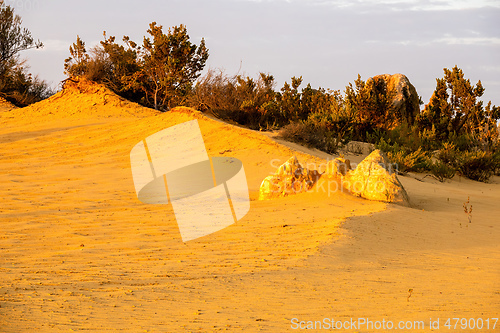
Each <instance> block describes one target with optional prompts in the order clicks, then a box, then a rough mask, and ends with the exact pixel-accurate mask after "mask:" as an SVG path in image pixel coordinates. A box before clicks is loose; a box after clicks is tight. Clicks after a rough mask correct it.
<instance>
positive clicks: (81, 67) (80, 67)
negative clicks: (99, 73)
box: [64, 36, 90, 77]
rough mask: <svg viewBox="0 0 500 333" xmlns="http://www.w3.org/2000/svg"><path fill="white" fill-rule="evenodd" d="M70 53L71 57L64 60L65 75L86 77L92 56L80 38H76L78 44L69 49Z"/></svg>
mask: <svg viewBox="0 0 500 333" xmlns="http://www.w3.org/2000/svg"><path fill="white" fill-rule="evenodd" d="M69 53H70V54H71V56H70V57H69V58H67V59H66V60H64V74H66V75H68V76H70V77H75V76H83V75H85V74H86V73H87V72H88V63H89V61H90V56H89V55H88V54H87V50H86V49H85V42H84V41H83V40H82V39H81V38H80V36H76V42H75V43H73V44H72V45H71V46H70V47H69Z"/></svg>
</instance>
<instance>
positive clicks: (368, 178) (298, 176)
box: [259, 149, 410, 206]
mask: <svg viewBox="0 0 500 333" xmlns="http://www.w3.org/2000/svg"><path fill="white" fill-rule="evenodd" d="M320 177H321V179H320V182H321V181H328V182H331V181H333V182H335V183H336V184H337V185H338V186H336V189H337V190H342V191H346V192H348V193H350V194H352V195H355V196H358V197H362V198H365V199H368V200H376V201H384V202H394V203H399V204H402V205H405V206H409V205H410V200H409V198H408V194H407V193H406V190H405V189H404V187H403V185H402V184H401V183H400V182H399V179H398V177H397V175H396V173H395V172H393V170H392V164H391V163H390V161H389V160H388V159H387V157H386V156H385V154H384V153H383V152H381V151H380V150H378V149H377V150H374V151H373V152H372V153H371V154H370V155H368V156H367V157H366V158H365V159H364V160H363V161H362V162H361V163H359V164H358V166H357V167H356V169H354V170H352V169H351V164H350V161H349V160H348V159H344V158H340V157H339V158H336V159H334V160H333V161H329V162H328V164H327V166H326V170H325V172H324V173H323V174H319V173H318V172H317V171H316V170H307V169H305V168H303V167H302V166H301V165H300V163H299V161H298V160H297V158H296V157H295V156H293V157H291V158H290V159H289V160H288V161H286V162H285V163H284V164H283V165H281V166H280V167H279V168H278V170H277V171H276V173H275V174H273V175H271V176H268V177H266V178H265V179H264V180H263V181H262V183H261V185H260V190H259V200H267V199H272V198H278V197H285V196H288V195H292V194H298V193H302V192H307V191H309V190H311V188H312V187H313V186H314V184H315V183H316V182H317V181H318V179H319V178H320ZM330 184H331V183H329V185H328V186H327V188H328V191H330V189H331V186H330ZM318 186H319V185H318ZM318 188H319V187H318ZM328 194H330V192H328Z"/></svg>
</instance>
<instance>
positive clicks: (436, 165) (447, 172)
mask: <svg viewBox="0 0 500 333" xmlns="http://www.w3.org/2000/svg"><path fill="white" fill-rule="evenodd" d="M428 168H429V169H430V171H431V173H432V175H433V176H434V177H435V178H436V179H437V180H439V181H440V182H441V183H442V182H444V181H445V179H451V178H453V176H455V173H456V170H455V168H453V167H452V166H450V165H448V164H446V163H443V162H442V161H440V160H436V161H432V160H431V159H429V162H428Z"/></svg>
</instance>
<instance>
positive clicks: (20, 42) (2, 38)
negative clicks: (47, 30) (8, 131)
mask: <svg viewBox="0 0 500 333" xmlns="http://www.w3.org/2000/svg"><path fill="white" fill-rule="evenodd" d="M21 24H22V19H21V17H20V16H19V15H15V14H14V9H13V8H12V7H11V6H7V5H5V3H4V1H1V0H0V95H1V96H3V97H4V98H6V99H8V100H10V101H11V102H13V103H15V104H17V105H19V106H25V105H28V104H31V103H34V102H37V101H39V100H42V99H44V98H46V97H48V96H50V95H51V94H52V91H51V90H50V87H49V86H48V84H47V83H46V82H45V81H43V80H40V79H39V78H38V77H36V76H34V77H33V76H32V75H31V74H30V73H28V69H29V66H28V65H26V61H24V60H21V59H20V58H19V53H20V52H21V51H24V50H29V49H33V48H37V49H38V48H41V47H43V44H42V43H41V42H40V41H35V40H34V39H33V37H32V36H31V32H30V31H29V30H28V29H26V28H23V27H22V26H21Z"/></svg>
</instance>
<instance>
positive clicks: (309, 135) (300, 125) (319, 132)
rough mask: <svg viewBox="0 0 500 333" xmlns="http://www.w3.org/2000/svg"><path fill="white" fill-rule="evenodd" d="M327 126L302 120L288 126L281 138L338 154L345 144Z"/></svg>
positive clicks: (281, 133)
mask: <svg viewBox="0 0 500 333" xmlns="http://www.w3.org/2000/svg"><path fill="white" fill-rule="evenodd" d="M324 125H325V124H323V123H317V124H315V123H314V122H312V121H308V120H305V121H304V120H300V121H297V122H293V123H291V124H288V125H286V126H285V127H283V129H282V130H281V131H280V136H281V137H282V138H283V139H285V140H287V141H291V142H296V143H299V144H303V145H305V146H307V147H310V148H316V149H319V150H322V151H324V152H327V153H329V154H333V153H336V152H337V151H338V149H339V148H340V147H341V145H342V144H343V141H342V140H339V139H338V136H337V135H336V133H335V132H334V131H332V130H329V129H328V128H327V127H326V126H324Z"/></svg>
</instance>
